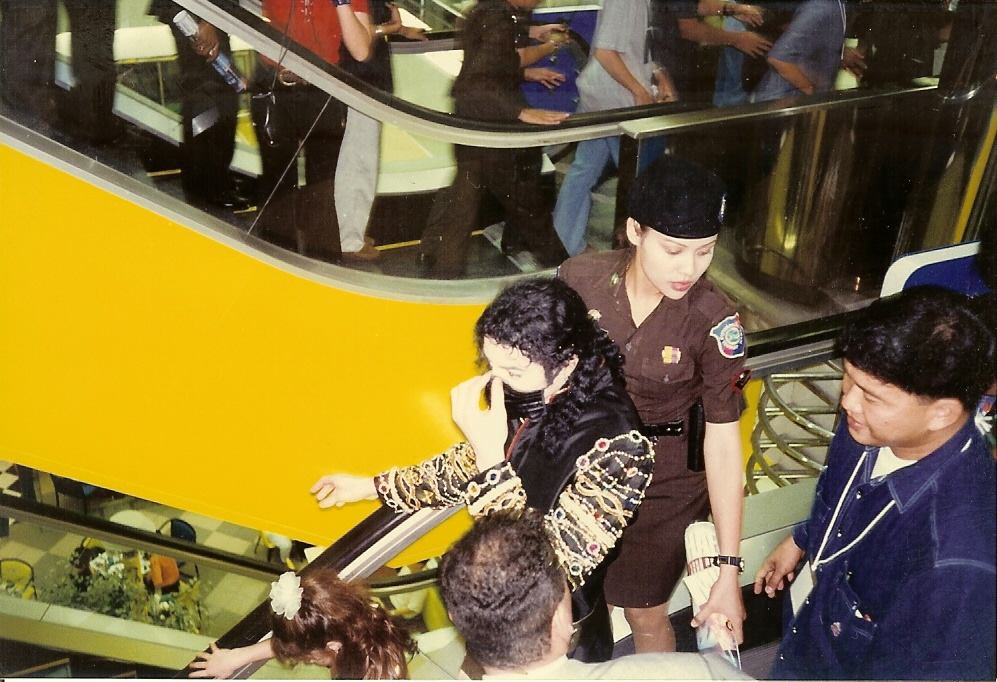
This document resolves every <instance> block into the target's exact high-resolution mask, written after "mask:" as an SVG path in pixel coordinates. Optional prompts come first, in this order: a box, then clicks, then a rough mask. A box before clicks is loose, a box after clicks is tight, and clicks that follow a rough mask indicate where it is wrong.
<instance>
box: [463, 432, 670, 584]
mask: <svg viewBox="0 0 997 682" xmlns="http://www.w3.org/2000/svg"><path fill="white" fill-rule="evenodd" d="M653 468H654V450H653V448H652V446H651V442H650V441H649V440H647V438H645V437H644V436H642V435H641V434H640V433H639V432H638V431H631V432H630V433H625V434H622V435H619V436H616V437H615V438H600V439H599V440H598V441H596V443H595V446H594V447H593V448H592V449H591V450H589V451H588V452H586V453H585V454H584V455H582V456H581V457H579V458H578V460H577V462H576V464H575V476H574V479H573V480H572V481H571V483H569V484H568V486H567V487H566V488H565V489H564V490H563V491H562V492H561V494H560V495H559V496H558V499H557V502H556V503H555V505H554V507H553V508H552V509H551V510H550V511H549V512H547V514H546V516H545V517H544V522H545V525H546V527H547V533H548V535H549V536H550V539H551V543H552V544H553V545H554V550H555V552H557V556H558V558H559V559H560V562H561V566H562V567H563V568H564V571H565V573H566V574H567V575H568V582H569V583H570V584H571V589H573V590H574V589H577V588H578V587H580V586H581V585H582V584H583V583H584V582H585V579H586V578H587V577H588V575H589V573H591V572H592V571H593V570H594V569H595V568H596V566H598V565H599V564H600V563H601V562H602V560H603V559H604V558H605V557H606V554H608V553H609V551H610V550H611V549H612V548H613V547H614V546H615V545H616V542H617V541H618V540H619V538H620V536H621V535H622V534H623V529H624V528H626V526H627V523H629V521H630V518H631V517H632V516H633V514H634V512H635V511H636V509H637V506H638V505H639V504H640V502H641V500H642V499H643V498H644V490H645V489H646V488H647V485H648V483H650V481H651V472H652V470H653ZM524 506H526V492H525V491H524V490H523V485H522V482H521V481H520V479H519V477H518V476H516V473H515V472H514V471H513V469H512V467H511V466H510V465H509V464H508V463H506V464H503V465H501V466H499V467H496V468H493V469H489V470H488V471H487V472H485V473H484V474H483V475H479V476H477V477H476V478H475V480H474V481H471V482H470V483H469V484H468V486H467V508H468V511H469V512H470V513H471V515H472V516H475V517H477V516H485V515H487V514H490V513H492V512H493V511H495V510H498V509H519V508H522V507H524Z"/></svg>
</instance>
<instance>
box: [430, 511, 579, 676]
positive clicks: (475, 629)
mask: <svg viewBox="0 0 997 682" xmlns="http://www.w3.org/2000/svg"><path fill="white" fill-rule="evenodd" d="M567 589H568V581H567V579H566V577H565V575H564V572H563V571H562V569H561V566H560V564H559V562H558V560H557V555H556V554H555V553H554V549H553V547H551V544H550V541H549V540H548V539H547V534H546V532H545V531H544V526H543V517H542V516H541V515H540V513H539V512H537V511H536V510H533V509H525V510H522V511H499V512H495V513H493V514H491V515H489V516H487V517H485V518H483V519H480V520H479V521H477V522H476V523H475V524H474V526H473V527H472V528H471V530H470V531H468V533H467V535H465V536H464V537H463V538H461V539H460V540H458V541H457V542H456V543H455V544H454V546H453V547H452V548H451V549H450V551H449V552H447V554H446V555H445V556H444V557H443V561H442V562H441V564H440V591H441V593H442V594H443V602H444V603H445V604H446V607H447V611H448V613H449V614H450V619H451V620H452V621H453V623H454V625H455V626H456V627H457V630H458V631H459V632H460V633H461V634H462V635H463V636H464V640H465V643H466V645H467V652H468V653H469V654H470V655H471V656H473V657H474V659H475V660H477V661H478V663H480V664H481V665H484V666H488V667H493V668H500V669H504V670H508V669H511V668H519V667H522V666H526V665H530V664H532V663H535V662H537V661H539V660H541V659H542V658H543V657H544V656H545V655H546V654H547V653H548V652H549V651H550V647H551V623H552V622H553V619H554V614H555V612H556V611H557V607H558V604H559V603H560V602H561V600H562V599H564V595H565V593H566V591H567Z"/></svg>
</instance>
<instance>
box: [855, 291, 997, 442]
mask: <svg viewBox="0 0 997 682" xmlns="http://www.w3.org/2000/svg"><path fill="white" fill-rule="evenodd" d="M838 347H839V350H840V351H841V355H842V357H843V358H844V366H845V375H844V378H843V381H842V393H841V407H842V409H843V410H844V411H845V413H846V415H847V417H848V431H849V433H850V434H851V435H852V437H853V438H854V439H855V440H856V441H858V442H859V443H862V444H863V445H872V446H889V447H891V448H892V449H893V450H894V451H895V452H896V453H897V455H898V456H901V457H903V456H904V454H907V455H908V456H910V457H917V456H923V455H927V454H930V453H931V452H932V451H934V450H935V449H936V448H937V447H938V446H940V445H941V444H942V443H944V442H945V441H946V440H948V438H949V437H951V436H952V435H953V434H954V433H955V431H957V430H958V429H959V428H960V427H961V426H962V424H963V423H964V422H965V421H966V419H967V418H968V416H969V414H971V413H972V411H973V409H974V408H975V406H976V403H977V402H978V401H979V399H980V396H981V395H982V394H983V392H984V391H985V390H986V388H987V387H988V386H989V384H990V381H991V378H992V377H993V372H994V336H993V333H992V331H991V330H989V329H987V327H986V325H984V324H983V323H982V322H981V321H980V319H979V318H978V317H977V316H976V315H975V314H974V313H973V311H972V308H971V307H970V305H969V299H967V298H966V297H965V296H962V295H961V294H957V293H955V292H952V291H948V290H946V289H941V288H938V287H917V288H913V289H909V290H907V291H904V292H903V293H901V294H898V295H896V296H893V297H890V298H885V299H880V300H878V301H875V302H874V303H872V305H870V306H869V307H868V308H866V309H865V310H863V311H862V312H861V314H860V315H859V316H858V317H856V318H855V319H854V320H853V321H851V322H849V323H848V324H847V325H846V327H845V329H844V331H843V332H842V335H841V337H840V338H839V341H838Z"/></svg>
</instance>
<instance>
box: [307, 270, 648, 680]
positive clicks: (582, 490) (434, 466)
mask: <svg viewBox="0 0 997 682" xmlns="http://www.w3.org/2000/svg"><path fill="white" fill-rule="evenodd" d="M475 339H476V341H477V345H478V348H479V350H480V352H481V355H482V357H483V360H484V361H485V362H487V364H488V366H489V368H490V369H489V371H487V372H485V373H484V374H481V375H480V376H476V377H474V378H472V379H469V380H467V381H465V382H464V383H462V384H460V385H458V386H457V387H456V388H454V389H453V391H452V393H451V399H452V405H453V418H454V421H455V422H456V423H457V426H459V427H460V429H461V430H462V431H463V432H464V435H465V436H466V438H467V440H466V442H461V443H458V444H457V445H455V446H453V447H452V448H450V449H449V450H447V451H446V452H444V453H443V454H441V455H438V456H437V457H434V458H433V459H430V460H427V461H425V462H423V463H421V464H418V465H415V466H409V467H399V468H393V469H390V470H388V471H386V472H384V473H382V474H380V475H378V476H376V477H374V478H371V477H361V476H350V475H346V474H331V475H328V476H323V477H322V478H321V479H319V481H318V482H316V483H315V485H314V486H313V487H312V492H313V493H315V494H316V496H317V497H318V500H319V502H320V506H323V507H329V506H332V505H341V504H344V503H346V502H353V501H356V500H360V499H374V498H376V497H380V499H381V501H382V503H383V504H385V505H386V506H388V507H391V508H392V509H395V510H396V511H398V512H399V513H411V512H414V511H417V510H419V509H422V508H425V507H433V508H441V507H449V506H454V505H459V504H467V507H468V510H469V511H470V512H471V514H472V515H474V516H484V515H487V514H490V513H491V512H493V511H496V510H500V509H509V508H522V507H532V508H534V509H537V510H539V511H541V512H544V523H545V524H546V527H547V532H548V534H549V536H550V538H551V541H552V543H553V545H554V550H555V552H556V555H557V557H558V562H559V564H560V565H561V567H562V568H563V569H564V571H565V573H566V574H567V579H568V582H569V584H570V585H571V589H572V601H573V605H574V609H575V617H576V620H581V619H584V623H583V625H582V628H581V630H582V631H581V640H580V642H579V647H578V649H577V650H576V651H575V657H576V658H581V659H582V660H606V659H608V658H609V657H610V656H611V655H612V650H613V639H612V631H611V628H610V624H609V615H608V612H607V609H606V603H605V600H604V598H603V595H602V577H603V571H604V567H605V561H604V559H605V558H606V556H607V554H608V553H609V552H610V551H611V550H612V549H613V547H614V546H615V545H616V542H617V540H618V539H619V537H620V535H621V534H622V533H623V529H624V528H625V527H626V525H627V523H628V522H629V520H630V519H631V518H632V516H633V514H634V512H635V511H636V509H637V506H638V505H639V504H640V501H641V499H642V498H643V496H644V489H645V488H646V487H647V484H648V482H649V480H650V475H651V470H652V467H653V455H652V449H651V443H650V441H648V440H647V438H645V437H644V436H642V435H641V434H640V432H639V431H638V430H637V428H638V426H639V425H640V422H639V420H638V417H637V413H636V410H635V409H634V407H633V403H631V401H630V399H629V398H628V397H627V394H626V390H625V388H624V385H623V375H622V358H621V356H620V353H619V349H618V348H617V347H616V345H615V344H614V343H613V342H612V341H610V340H609V337H608V336H607V335H606V333H605V332H604V331H603V330H602V329H600V328H599V327H598V326H597V324H596V323H595V321H594V320H593V319H592V318H591V317H590V316H589V313H588V309H587V308H586V307H585V304H584V303H583V302H582V299H581V297H579V296H578V294H577V293H575V291H574V290H573V289H572V288H571V287H569V286H568V285H567V284H565V283H564V282H562V281H560V280H547V279H534V280H526V281H522V282H519V283H517V284H515V285H513V286H511V287H509V288H508V289H506V290H505V291H504V292H502V293H501V294H499V295H498V297H497V298H496V299H495V300H494V301H493V302H492V303H491V305H489V306H488V308H486V309H485V312H484V313H483V314H482V315H481V317H480V318H479V320H478V323H477V325H476V327H475ZM483 393H484V395H485V396H486V398H487V399H488V400H489V406H488V407H487V408H485V409H482V408H481V407H480V401H481V397H482V394H483Z"/></svg>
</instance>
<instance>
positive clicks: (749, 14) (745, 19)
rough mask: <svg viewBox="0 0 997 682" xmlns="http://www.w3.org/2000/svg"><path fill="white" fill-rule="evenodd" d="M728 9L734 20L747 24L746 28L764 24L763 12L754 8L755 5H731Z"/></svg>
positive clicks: (758, 8)
mask: <svg viewBox="0 0 997 682" xmlns="http://www.w3.org/2000/svg"><path fill="white" fill-rule="evenodd" d="M728 7H730V11H731V14H733V15H734V18H735V19H737V20H738V21H740V22H741V23H742V24H747V25H748V26H761V25H762V24H763V23H765V12H764V10H762V8H761V7H756V6H755V5H742V4H740V3H738V4H731V5H728Z"/></svg>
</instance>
